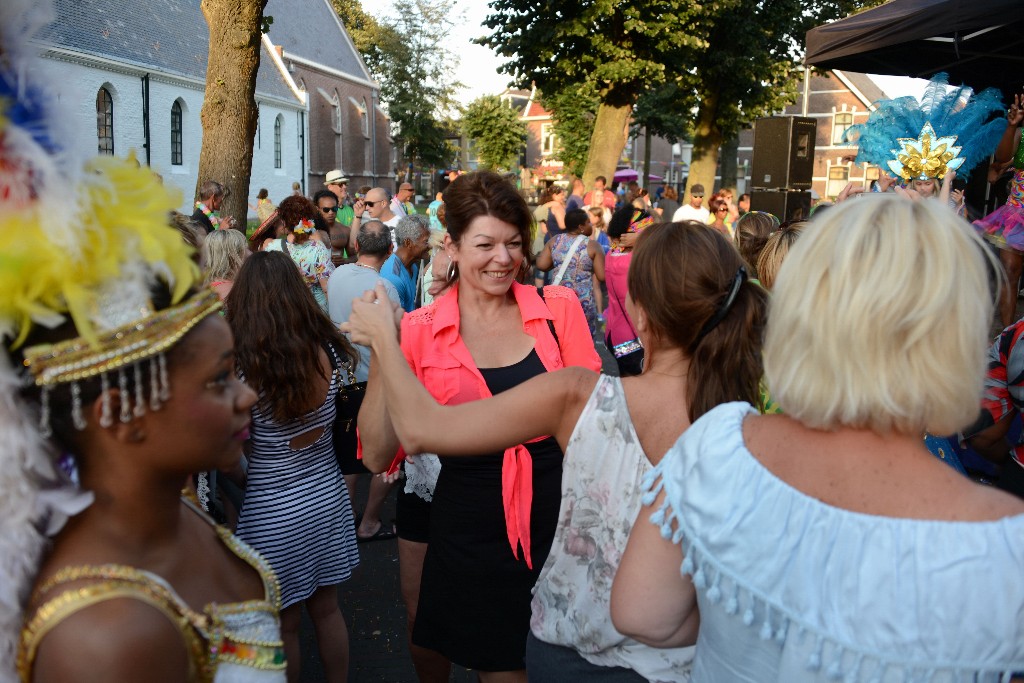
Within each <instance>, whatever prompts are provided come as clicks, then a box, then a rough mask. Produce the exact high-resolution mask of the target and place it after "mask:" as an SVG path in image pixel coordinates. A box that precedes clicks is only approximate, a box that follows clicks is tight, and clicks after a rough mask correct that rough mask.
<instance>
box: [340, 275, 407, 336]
mask: <svg viewBox="0 0 1024 683" xmlns="http://www.w3.org/2000/svg"><path fill="white" fill-rule="evenodd" d="M404 314H405V311H403V310H402V307H401V306H400V305H399V304H396V303H395V302H394V301H392V300H391V298H390V297H388V291H387V289H386V288H385V287H384V285H383V284H381V283H379V282H378V283H377V286H376V287H374V288H373V289H368V290H366V291H365V292H363V295H362V296H360V297H359V298H357V299H353V300H352V313H351V315H349V317H348V321H346V322H343V323H342V324H341V331H342V332H344V333H346V334H347V335H349V338H350V339H351V340H352V341H353V342H354V343H356V344H361V345H362V346H373V342H374V341H383V340H385V339H388V338H391V339H397V338H398V337H399V330H400V329H401V324H402V316H403V315H404Z"/></svg>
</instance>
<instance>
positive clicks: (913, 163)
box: [888, 123, 964, 180]
mask: <svg viewBox="0 0 1024 683" xmlns="http://www.w3.org/2000/svg"><path fill="white" fill-rule="evenodd" d="M956 138H957V136H956V135H945V136H943V137H939V136H937V135H936V134H935V130H934V129H933V128H932V124H931V123H926V124H924V128H922V129H921V134H920V135H919V136H918V137H917V138H916V139H915V138H898V139H897V140H896V142H898V143H899V145H900V149H898V150H896V149H894V150H891V151H892V153H893V154H895V155H896V158H895V159H892V160H890V161H889V162H888V165H889V168H890V169H891V170H892V172H893V173H895V174H896V175H898V176H900V177H901V178H903V179H904V180H929V179H931V178H938V179H940V180H941V179H942V178H944V177H946V173H947V172H949V171H955V170H956V169H958V168H960V165H961V164H963V163H964V158H963V157H961V156H958V155H959V154H960V150H961V149H962V148H960V147H956V146H955V145H956Z"/></svg>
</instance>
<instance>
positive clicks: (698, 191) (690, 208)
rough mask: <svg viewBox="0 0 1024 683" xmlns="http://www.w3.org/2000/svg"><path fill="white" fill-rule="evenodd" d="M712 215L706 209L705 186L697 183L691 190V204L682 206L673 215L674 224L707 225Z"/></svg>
mask: <svg viewBox="0 0 1024 683" xmlns="http://www.w3.org/2000/svg"><path fill="white" fill-rule="evenodd" d="M710 215H711V212H710V211H708V210H707V209H705V208H704V186H703V185H701V184H700V183H697V184H695V185H694V186H693V187H691V188H690V203H689V204H687V205H685V206H681V207H680V208H679V209H677V210H676V212H675V213H674V214H672V222H673V223H678V222H679V221H698V222H700V223H707V222H708V217H709V216H710ZM666 218H667V217H666Z"/></svg>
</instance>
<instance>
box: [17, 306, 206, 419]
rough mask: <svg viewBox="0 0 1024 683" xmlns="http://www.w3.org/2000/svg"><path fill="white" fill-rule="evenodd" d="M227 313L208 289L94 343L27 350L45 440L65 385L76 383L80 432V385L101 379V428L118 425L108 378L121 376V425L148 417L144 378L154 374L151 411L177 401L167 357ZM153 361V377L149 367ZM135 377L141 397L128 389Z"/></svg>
mask: <svg viewBox="0 0 1024 683" xmlns="http://www.w3.org/2000/svg"><path fill="white" fill-rule="evenodd" d="M220 308H221V303H220V298H219V297H218V296H217V293H216V292H214V291H213V290H212V289H211V290H206V291H205V292H203V293H200V294H196V295H195V296H193V297H191V298H189V299H186V300H185V301H184V302H183V303H180V304H178V305H176V306H171V307H170V308H166V309H164V310H162V311H158V312H156V313H153V312H152V311H146V312H145V314H144V316H143V317H141V318H139V319H138V320H135V321H134V322H130V323H128V324H125V325H121V326H120V327H116V328H113V329H110V330H108V331H106V332H104V333H103V334H101V335H100V336H99V337H98V339H97V341H96V342H95V343H93V344H90V343H89V342H88V341H87V340H86V339H84V338H82V337H76V338H74V339H68V340H66V341H62V342H59V343H57V344H39V345H36V346H32V347H29V348H27V349H25V351H24V356H25V360H24V365H25V367H26V368H27V369H28V372H29V375H30V376H31V377H32V380H33V382H34V383H35V385H36V386H38V387H42V392H41V395H40V404H41V405H40V413H39V429H40V431H41V432H42V434H43V436H44V437H49V436H50V435H51V434H52V430H51V428H50V391H51V389H52V388H53V387H55V386H57V385H60V384H70V391H71V420H72V422H73V424H74V425H75V429H78V430H82V429H85V427H86V422H85V418H84V417H83V414H82V390H81V387H79V385H78V382H79V381H80V380H85V379H90V378H92V377H96V376H99V378H100V387H101V388H100V401H101V408H102V411H101V414H100V426H102V427H110V426H111V425H112V424H114V419H113V416H112V407H111V400H110V392H109V389H110V386H111V378H110V377H109V376H108V374H107V373H111V372H114V371H116V372H117V388H118V390H119V401H120V404H121V412H120V420H121V422H131V420H132V417H142V416H143V415H145V413H146V406H147V401H146V389H145V386H144V385H143V375H144V374H148V375H149V389H150V396H149V401H148V405H149V409H150V410H159V409H160V407H161V406H162V405H163V404H164V403H165V402H166V401H167V399H169V398H170V397H171V388H170V382H169V381H168V379H167V359H166V357H165V356H164V352H165V351H167V350H168V349H169V348H171V347H172V346H174V345H175V344H177V343H178V341H180V340H181V338H182V337H184V336H185V335H186V334H188V332H189V331H190V330H191V329H192V328H194V327H195V326H196V325H198V324H199V322H200V321H202V320H203V319H204V318H206V317H207V316H208V315H210V314H211V313H213V312H215V311H217V310H219V309H220ZM146 360H149V369H148V373H144V372H143V363H144V362H145V361H146ZM129 371H130V372H131V373H132V374H133V381H134V388H135V396H134V406H133V405H132V401H133V397H132V395H131V392H130V391H129V388H128V372H129Z"/></svg>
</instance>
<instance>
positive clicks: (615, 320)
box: [604, 206, 654, 377]
mask: <svg viewBox="0 0 1024 683" xmlns="http://www.w3.org/2000/svg"><path fill="white" fill-rule="evenodd" d="M653 223H654V217H653V216H651V214H649V213H647V212H646V211H644V210H643V209H636V208H633V207H632V206H627V207H625V208H622V209H619V210H618V211H616V212H615V215H614V216H612V219H611V221H609V223H608V236H609V237H610V238H611V239H612V247H611V249H610V250H609V251H608V256H607V257H606V258H605V261H604V282H605V285H607V287H608V308H607V309H605V312H604V319H605V320H606V321H607V323H608V331H607V333H606V334H605V338H604V343H605V345H606V346H607V347H608V350H609V351H610V352H611V353H612V355H613V356H615V362H616V363H617V364H618V366H619V376H620V377H632V376H634V375H639V374H640V372H641V370H642V369H643V359H644V350H643V347H642V346H640V338H639V336H638V335H637V331H636V327H635V326H634V325H633V321H632V320H631V319H630V317H629V312H628V311H627V310H626V293H627V292H626V290H627V287H626V275H627V274H628V273H629V263H630V261H631V260H632V258H633V243H634V242H635V241H636V237H637V234H638V233H639V232H640V231H641V230H643V229H644V228H646V227H647V226H648V225H651V224H653Z"/></svg>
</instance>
